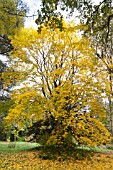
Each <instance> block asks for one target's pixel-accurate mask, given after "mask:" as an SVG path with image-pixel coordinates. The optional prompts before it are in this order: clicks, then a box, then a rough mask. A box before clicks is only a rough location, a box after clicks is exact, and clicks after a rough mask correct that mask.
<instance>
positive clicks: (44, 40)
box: [3, 23, 109, 146]
mask: <svg viewBox="0 0 113 170" xmlns="http://www.w3.org/2000/svg"><path fill="white" fill-rule="evenodd" d="M79 28H81V26H79ZM77 31H78V30H77V27H76V26H75V24H74V23H69V24H67V25H66V24H65V23H64V30H63V31H62V32H61V31H60V30H59V29H51V28H50V27H48V28H46V27H44V28H42V31H41V33H40V34H39V33H37V31H35V30H33V29H22V30H21V32H20V33H18V34H17V35H15V37H14V39H12V45H13V47H14V50H12V55H11V56H10V57H11V59H12V63H11V69H13V70H14V71H13V72H12V73H11V72H10V73H9V74H8V73H7V74H4V75H3V78H4V81H5V82H6V84H7V85H10V83H11V82H12V81H13V80H14V79H16V82H17V85H20V84H21V86H22V87H23V88H20V89H17V90H15V91H14V94H12V98H13V99H14V101H15V103H14V105H13V106H12V108H11V109H10V110H9V114H8V116H7V117H6V122H8V126H9V127H10V126H11V125H13V124H17V125H18V129H21V128H23V126H25V125H26V124H27V126H31V125H32V121H39V122H38V123H39V125H40V127H37V124H38V123H37V124H35V125H36V126H35V128H36V131H35V132H36V133H38V134H36V136H35V137H36V138H37V140H38V139H39V137H40V135H41V136H42V134H43V135H44V138H46V142H45V143H46V144H64V143H65V142H69V143H70V140H69V138H70V136H71V138H73V140H74V143H75V144H76V145H78V144H86V145H89V146H92V145H97V144H102V143H105V142H106V141H107V140H108V138H109V133H108V131H107V130H106V128H105V127H104V125H103V124H102V123H101V121H102V120H103V119H104V118H105V111H104V109H103V108H102V107H101V105H100V104H99V102H98V96H101V95H102V88H101V87H102V86H101V85H102V84H101V81H100V82H99V83H97V82H95V76H94V75H95V74H96V73H97V65H98V60H97V59H96V57H95V55H94V53H95V51H94V50H93V49H92V48H91V43H90V41H89V40H88V39H87V38H80V37H79V36H78V34H77ZM21 35H22V36H21ZM12 77H13V79H12ZM33 128H34V126H33ZM97 134H98V135H97ZM97 136H98V137H97Z"/></svg>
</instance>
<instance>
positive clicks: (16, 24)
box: [0, 0, 26, 140]
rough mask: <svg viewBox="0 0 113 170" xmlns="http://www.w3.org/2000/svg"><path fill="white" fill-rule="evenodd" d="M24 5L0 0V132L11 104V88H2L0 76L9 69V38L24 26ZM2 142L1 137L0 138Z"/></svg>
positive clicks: (11, 47) (17, 1)
mask: <svg viewBox="0 0 113 170" xmlns="http://www.w3.org/2000/svg"><path fill="white" fill-rule="evenodd" d="M25 14H26V5H25V4H23V3H22V1H21V0H0V55H1V59H0V117H1V129H2V130H1V132H2V131H3V124H2V123H3V118H4V117H5V116H6V115H7V112H8V109H9V107H10V106H11V104H12V101H11V100H10V98H9V92H10V89H11V87H9V86H7V87H6V86H4V82H3V79H2V77H1V74H2V73H3V72H7V71H8V68H9V67H10V57H9V55H10V51H11V50H12V49H13V46H12V45H11V43H10V39H9V36H14V35H15V34H16V32H17V31H18V30H19V29H20V28H21V27H23V26H24V16H25ZM4 60H5V61H4ZM0 139H1V140H3V136H2V137H1V138H0Z"/></svg>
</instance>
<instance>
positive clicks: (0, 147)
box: [0, 142, 40, 152]
mask: <svg viewBox="0 0 113 170" xmlns="http://www.w3.org/2000/svg"><path fill="white" fill-rule="evenodd" d="M13 144H15V147H10V145H13ZM39 146H40V144H37V143H30V142H16V143H14V142H10V143H8V142H0V152H19V151H25V150H29V149H33V148H36V147H39Z"/></svg>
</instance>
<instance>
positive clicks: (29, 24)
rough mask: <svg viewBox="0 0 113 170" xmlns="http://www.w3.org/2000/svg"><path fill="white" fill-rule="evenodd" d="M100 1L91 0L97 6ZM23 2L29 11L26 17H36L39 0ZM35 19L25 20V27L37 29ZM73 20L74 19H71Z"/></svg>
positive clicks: (24, 0)
mask: <svg viewBox="0 0 113 170" xmlns="http://www.w3.org/2000/svg"><path fill="white" fill-rule="evenodd" d="M100 1H101V0H93V2H94V3H95V4H99V2H100ZM23 2H26V3H27V4H28V7H29V9H30V11H29V14H28V16H29V15H30V16H32V15H37V10H38V9H40V8H41V7H40V5H41V1H40V0H23ZM36 18H37V17H29V18H26V21H25V27H33V28H35V29H37V25H36V24H35V19H36ZM73 19H74V17H73Z"/></svg>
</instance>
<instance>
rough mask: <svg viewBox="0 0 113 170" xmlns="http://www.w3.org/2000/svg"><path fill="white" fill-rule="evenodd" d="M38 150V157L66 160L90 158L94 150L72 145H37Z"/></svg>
mask: <svg viewBox="0 0 113 170" xmlns="http://www.w3.org/2000/svg"><path fill="white" fill-rule="evenodd" d="M37 149H38V150H39V152H40V153H39V157H40V158H42V159H44V160H47V159H50V160H54V159H55V160H61V161H63V160H67V159H74V160H83V159H85V158H86V157H87V158H88V159H90V158H91V157H92V156H93V155H94V152H93V150H86V149H83V148H77V147H74V146H71V147H64V146H46V147H38V148H37Z"/></svg>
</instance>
